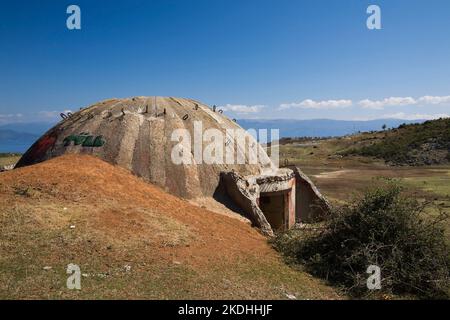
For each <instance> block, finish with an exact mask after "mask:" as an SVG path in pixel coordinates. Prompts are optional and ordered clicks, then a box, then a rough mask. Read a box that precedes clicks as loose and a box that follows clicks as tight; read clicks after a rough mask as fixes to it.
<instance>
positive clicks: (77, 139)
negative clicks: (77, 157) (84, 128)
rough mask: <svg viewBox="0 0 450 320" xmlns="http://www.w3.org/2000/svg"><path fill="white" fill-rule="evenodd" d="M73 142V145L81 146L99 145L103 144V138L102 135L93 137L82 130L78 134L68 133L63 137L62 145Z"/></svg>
mask: <svg viewBox="0 0 450 320" xmlns="http://www.w3.org/2000/svg"><path fill="white" fill-rule="evenodd" d="M72 142H73V144H74V145H75V146H79V145H81V146H83V147H94V148H97V147H101V146H103V145H104V144H105V140H104V139H103V136H97V137H95V138H94V136H91V135H89V133H86V132H82V133H80V134H79V135H73V134H72V135H70V136H68V137H67V138H65V139H64V146H65V147H67V146H70V144H71V143H72Z"/></svg>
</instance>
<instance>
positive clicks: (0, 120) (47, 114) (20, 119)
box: [0, 110, 71, 125]
mask: <svg viewBox="0 0 450 320" xmlns="http://www.w3.org/2000/svg"><path fill="white" fill-rule="evenodd" d="M61 112H64V113H67V112H71V111H70V110H64V111H39V112H32V113H26V114H22V113H15V114H0V125H2V124H8V123H31V122H55V121H57V120H59V119H60V116H59V115H60V113H61Z"/></svg>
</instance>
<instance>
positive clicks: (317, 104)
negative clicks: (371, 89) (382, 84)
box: [278, 99, 353, 110]
mask: <svg viewBox="0 0 450 320" xmlns="http://www.w3.org/2000/svg"><path fill="white" fill-rule="evenodd" d="M352 105H353V102H352V100H323V101H314V100H311V99H306V100H303V101H302V102H298V103H297V102H293V103H283V104H280V106H279V108H278V110H286V109H290V108H300V109H321V110H326V109H342V108H348V107H351V106H352Z"/></svg>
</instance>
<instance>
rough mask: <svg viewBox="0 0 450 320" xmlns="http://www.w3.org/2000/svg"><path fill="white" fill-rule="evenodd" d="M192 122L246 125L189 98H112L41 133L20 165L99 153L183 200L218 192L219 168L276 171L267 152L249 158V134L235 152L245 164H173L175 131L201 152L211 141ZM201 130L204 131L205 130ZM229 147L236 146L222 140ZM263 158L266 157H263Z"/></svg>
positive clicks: (230, 126)
mask: <svg viewBox="0 0 450 320" xmlns="http://www.w3.org/2000/svg"><path fill="white" fill-rule="evenodd" d="M194 121H200V122H201V123H202V127H203V131H204V130H206V129H218V130H219V131H220V132H222V133H224V136H225V133H226V129H241V130H242V131H243V129H242V128H241V127H240V126H239V125H238V124H237V123H236V122H234V121H232V120H231V119H229V118H227V117H226V116H225V115H224V114H222V113H220V112H213V111H212V110H211V108H209V107H208V106H206V105H204V104H202V103H200V102H198V101H194V100H190V99H179V98H171V97H134V98H128V99H110V100H105V101H103V102H99V103H96V104H94V105H92V106H89V107H87V108H84V109H82V110H80V111H78V112H75V113H74V114H73V115H72V116H70V117H67V119H65V120H62V121H61V122H60V123H58V124H57V125H56V126H55V127H53V128H52V129H51V130H49V131H48V132H47V133H46V134H45V135H44V136H43V137H41V138H40V139H39V140H38V141H37V142H36V143H35V144H34V145H33V146H32V147H31V148H30V149H29V150H28V151H27V152H26V153H25V154H24V156H23V157H22V158H21V159H20V161H19V163H18V164H17V167H23V166H27V165H32V164H35V163H38V162H41V161H44V160H47V159H50V158H53V157H57V156H60V155H63V154H66V153H83V154H90V155H94V156H97V157H99V158H101V159H103V160H105V161H107V162H109V163H112V164H116V165H119V166H121V167H123V168H126V169H128V170H130V171H131V172H133V173H134V174H136V175H138V176H140V177H142V178H143V179H144V180H147V181H149V182H152V183H154V184H156V185H159V186H161V187H162V188H164V189H165V190H166V191H168V192H170V193H172V194H175V195H178V196H181V197H185V198H196V197H199V196H200V197H201V196H212V195H213V194H214V191H215V190H216V188H217V186H218V183H219V177H220V172H223V171H231V170H235V171H236V172H239V173H240V174H242V175H255V174H262V173H264V171H271V170H273V168H272V166H273V164H272V162H271V161H270V159H268V156H267V154H266V153H265V152H262V153H261V154H262V155H263V157H266V158H265V159H261V158H258V162H257V163H255V164H252V162H251V161H249V159H250V156H251V151H250V150H249V148H248V147H247V146H248V145H250V144H251V145H254V144H255V143H256V144H257V147H258V148H261V146H260V145H259V144H258V143H257V142H256V141H255V139H253V138H252V137H251V136H247V138H246V143H245V144H244V145H237V146H236V147H235V148H234V149H235V150H236V152H235V153H233V156H234V158H235V159H236V157H237V153H238V152H240V153H241V154H242V155H243V157H244V159H245V161H244V164H237V161H235V162H234V163H235V164H225V161H223V162H222V164H206V163H204V162H202V163H197V162H196V160H195V158H194V155H193V152H192V154H190V156H191V164H174V163H173V161H172V159H171V152H172V150H173V147H174V146H175V145H177V144H178V143H179V142H178V141H171V135H172V133H173V132H174V130H176V129H187V130H188V132H189V134H190V136H191V150H194V143H199V144H201V146H202V148H203V150H204V149H205V147H207V146H208V145H209V144H210V141H200V142H194ZM201 133H203V132H201ZM223 143H224V150H225V148H231V147H232V144H228V145H227V142H226V141H224V142H223ZM260 160H264V161H260Z"/></svg>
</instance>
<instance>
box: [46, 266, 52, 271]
mask: <svg viewBox="0 0 450 320" xmlns="http://www.w3.org/2000/svg"><path fill="white" fill-rule="evenodd" d="M51 269H52V267H50V266H45V267H44V270H45V271H48V270H51Z"/></svg>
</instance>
